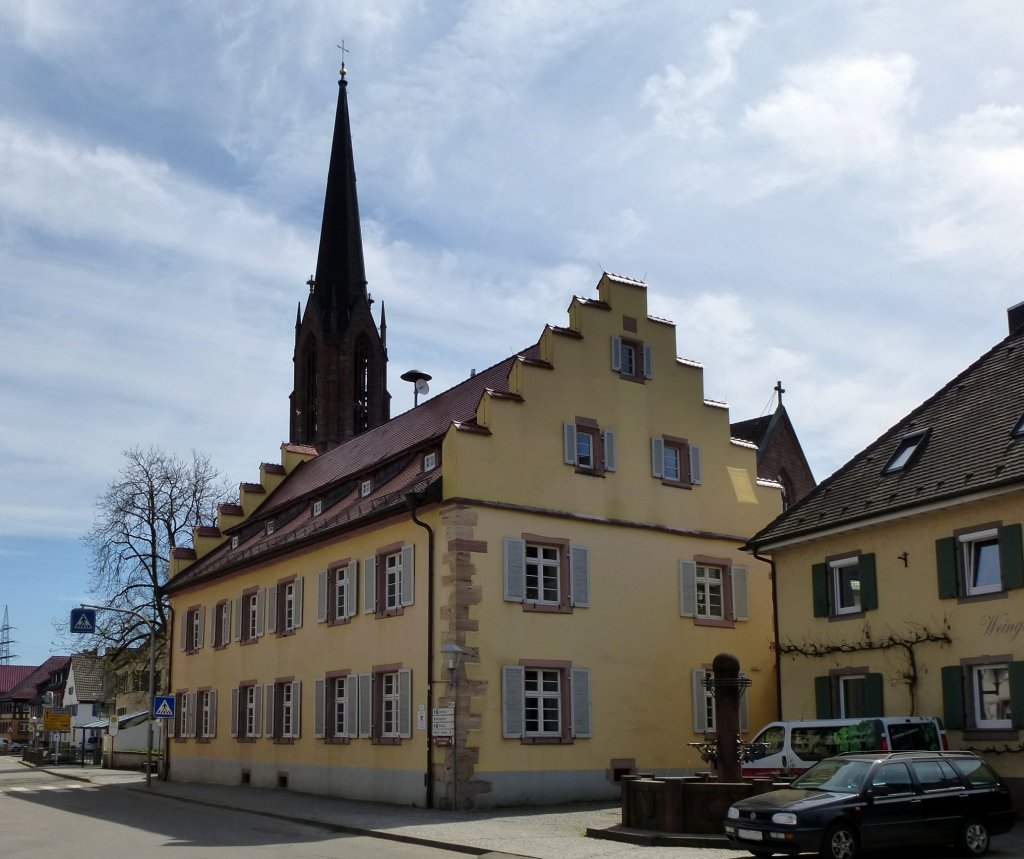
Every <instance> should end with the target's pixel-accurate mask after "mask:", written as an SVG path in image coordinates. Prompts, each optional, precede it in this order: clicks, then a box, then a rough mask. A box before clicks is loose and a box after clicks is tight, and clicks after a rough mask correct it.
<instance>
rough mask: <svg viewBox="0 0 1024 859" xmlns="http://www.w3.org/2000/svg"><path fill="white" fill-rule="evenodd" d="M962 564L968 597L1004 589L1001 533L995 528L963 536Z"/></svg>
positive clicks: (960, 538)
mask: <svg viewBox="0 0 1024 859" xmlns="http://www.w3.org/2000/svg"><path fill="white" fill-rule="evenodd" d="M957 540H958V541H959V543H960V552H961V562H962V569H963V581H964V592H965V593H966V594H967V595H968V596H973V595H975V594H989V593H994V592H996V591H1000V590H1002V589H1003V583H1002V577H1001V574H1000V568H999V532H998V530H997V529H995V528H988V529H985V530H984V531H974V532H972V533H970V534H961V535H960V536H959V537H958V538H957Z"/></svg>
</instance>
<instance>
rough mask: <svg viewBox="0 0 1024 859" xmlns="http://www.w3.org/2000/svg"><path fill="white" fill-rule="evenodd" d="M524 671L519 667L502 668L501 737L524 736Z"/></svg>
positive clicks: (506, 666)
mask: <svg viewBox="0 0 1024 859" xmlns="http://www.w3.org/2000/svg"><path fill="white" fill-rule="evenodd" d="M523 706H524V689H523V669H522V668H521V667H519V666H518V665H503V666H501V712H502V717H501V735H502V736H503V737H511V738H517V737H521V736H523V731H524V723H523Z"/></svg>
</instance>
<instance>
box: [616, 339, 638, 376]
mask: <svg viewBox="0 0 1024 859" xmlns="http://www.w3.org/2000/svg"><path fill="white" fill-rule="evenodd" d="M619 357H620V365H619V372H620V373H622V375H623V376H635V375H636V369H637V367H636V346H634V345H633V344H632V343H623V344H622V346H621V354H620V356H619Z"/></svg>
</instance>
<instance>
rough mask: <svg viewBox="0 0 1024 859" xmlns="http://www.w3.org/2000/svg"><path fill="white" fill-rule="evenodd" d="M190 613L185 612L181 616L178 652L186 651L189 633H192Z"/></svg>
mask: <svg viewBox="0 0 1024 859" xmlns="http://www.w3.org/2000/svg"><path fill="white" fill-rule="evenodd" d="M191 627H192V612H190V611H186V612H185V613H184V614H183V615H182V616H181V638H180V641H179V642H178V649H179V650H188V638H189V633H190V632H191V631H192V630H191Z"/></svg>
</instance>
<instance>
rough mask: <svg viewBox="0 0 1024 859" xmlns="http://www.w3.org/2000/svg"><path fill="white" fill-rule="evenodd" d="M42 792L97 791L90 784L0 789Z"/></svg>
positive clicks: (3, 791) (4, 790) (13, 791)
mask: <svg viewBox="0 0 1024 859" xmlns="http://www.w3.org/2000/svg"><path fill="white" fill-rule="evenodd" d="M44 790H99V788H98V787H96V786H95V785H91V784H43V785H40V786H39V787H20V786H18V787H4V788H0V794H2V793H39V792H40V791H44Z"/></svg>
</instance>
